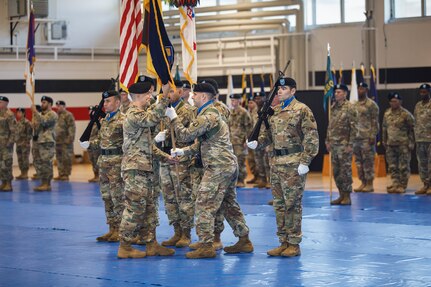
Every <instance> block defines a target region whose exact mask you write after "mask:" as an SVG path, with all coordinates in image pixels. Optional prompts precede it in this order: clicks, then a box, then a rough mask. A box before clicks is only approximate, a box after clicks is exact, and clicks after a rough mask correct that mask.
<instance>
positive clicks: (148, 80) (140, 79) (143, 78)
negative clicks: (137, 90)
mask: <svg viewBox="0 0 431 287" xmlns="http://www.w3.org/2000/svg"><path fill="white" fill-rule="evenodd" d="M138 82H149V83H150V84H151V85H153V86H155V84H154V80H153V78H150V77H147V76H145V75H140V76H139V77H138V81H137V83H138Z"/></svg>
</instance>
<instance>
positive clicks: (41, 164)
mask: <svg viewBox="0 0 431 287" xmlns="http://www.w3.org/2000/svg"><path fill="white" fill-rule="evenodd" d="M36 153H38V156H37V157H36V158H33V162H34V167H35V168H36V173H37V175H38V176H39V178H40V179H42V180H48V181H50V180H51V179H52V176H53V167H52V161H53V159H54V155H55V143H53V142H49V143H38V144H37V149H36Z"/></svg>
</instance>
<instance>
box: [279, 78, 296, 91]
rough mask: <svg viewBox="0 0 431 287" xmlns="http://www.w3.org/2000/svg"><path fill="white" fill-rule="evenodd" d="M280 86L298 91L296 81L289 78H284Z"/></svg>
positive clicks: (281, 79)
mask: <svg viewBox="0 0 431 287" xmlns="http://www.w3.org/2000/svg"><path fill="white" fill-rule="evenodd" d="M280 86H282V87H285V86H287V87H290V88H295V89H296V81H295V80H294V79H292V78H289V77H283V78H280Z"/></svg>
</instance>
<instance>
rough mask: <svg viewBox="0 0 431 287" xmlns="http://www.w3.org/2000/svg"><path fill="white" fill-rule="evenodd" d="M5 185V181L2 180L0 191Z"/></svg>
mask: <svg viewBox="0 0 431 287" xmlns="http://www.w3.org/2000/svg"><path fill="white" fill-rule="evenodd" d="M5 185H6V180H3V181H2V183H1V185H0V190H2V189H3V187H5Z"/></svg>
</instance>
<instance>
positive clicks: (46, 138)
mask: <svg viewBox="0 0 431 287" xmlns="http://www.w3.org/2000/svg"><path fill="white" fill-rule="evenodd" d="M33 116H34V127H35V134H36V135H37V142H38V143H55V125H56V124H57V120H58V116H57V114H56V113H55V112H54V111H52V110H49V111H42V112H41V113H33Z"/></svg>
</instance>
